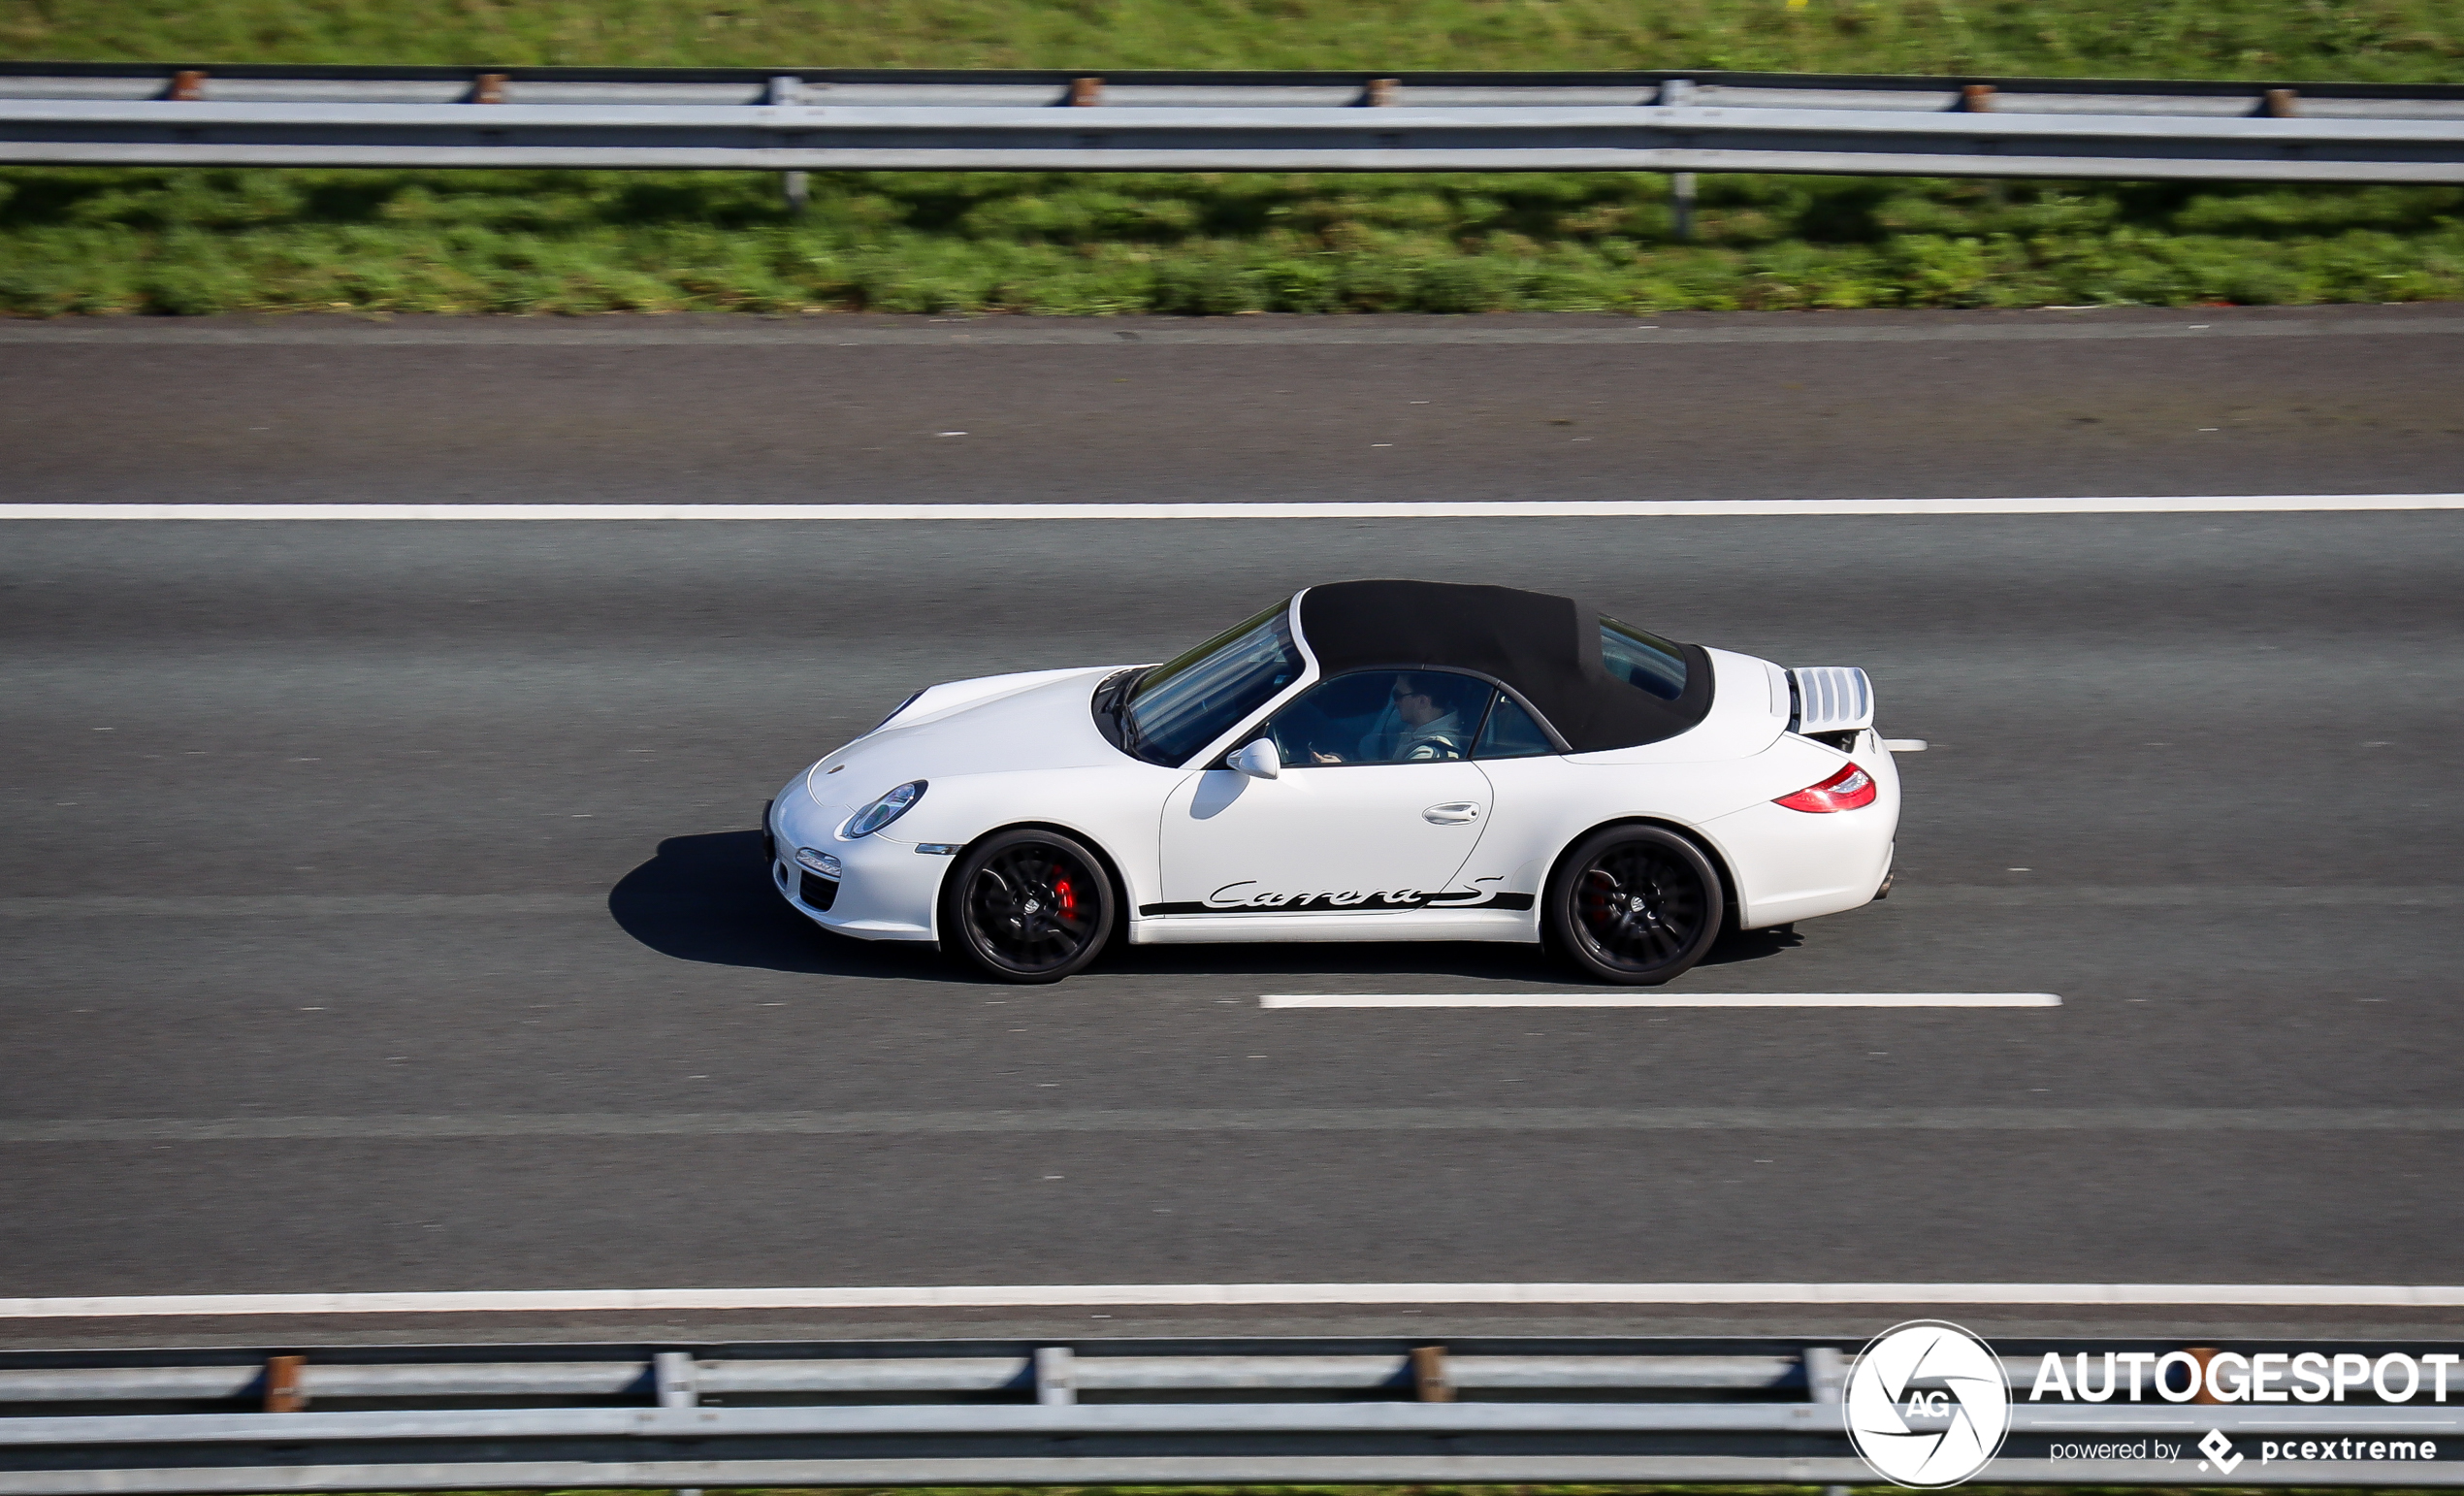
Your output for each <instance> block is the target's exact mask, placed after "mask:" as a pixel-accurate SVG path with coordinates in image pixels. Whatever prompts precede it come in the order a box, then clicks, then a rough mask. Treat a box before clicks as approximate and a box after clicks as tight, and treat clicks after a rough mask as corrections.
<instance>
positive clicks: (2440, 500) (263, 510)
mask: <svg viewBox="0 0 2464 1496" xmlns="http://www.w3.org/2000/svg"><path fill="white" fill-rule="evenodd" d="M2383 509H2464V494H2254V495H2253V494H2244V495H2191V496H2188V497H2173V498H2141V499H2103V498H2091V499H1598V500H1591V499H1585V500H1540V499H1535V500H1530V501H1522V500H1512V499H1503V500H1490V499H1481V500H1444V501H1431V502H1429V503H1425V504H1412V503H1388V502H1369V501H1359V502H1354V501H1340V500H1338V501H1328V502H1325V503H1302V504H1285V503H1258V504H1249V503H1229V504H1184V503H1168V504H0V519H90V520H104V519H117V520H172V519H187V520H240V519H252V520H329V519H362V520H372V519H373V520H408V519H428V520H504V519H512V520H542V519H548V520H670V519H678V520H681V519H693V520H722V519H769V520H822V519H837V520H910V519H964V520H984V519H1010V520H1054V519H1097V520H1122V519H1635V518H1655V517H1670V518H1681V517H1685V516H1689V515H1693V516H1706V517H1713V518H1720V517H1754V516H1765V517H1768V516H1779V515H1794V516H1831V515H1842V514H2237V513H2295V512H2310V511H2347V510H2383Z"/></svg>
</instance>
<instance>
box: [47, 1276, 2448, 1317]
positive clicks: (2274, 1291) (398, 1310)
mask: <svg viewBox="0 0 2464 1496" xmlns="http://www.w3.org/2000/svg"><path fill="white" fill-rule="evenodd" d="M1090 1304H1107V1305H1109V1304H1131V1305H1172V1304H2262V1305H2330V1306H2337V1307H2346V1308H2360V1307H2367V1306H2378V1305H2385V1306H2397V1307H2415V1308H2418V1307H2428V1308H2455V1307H2464V1286H2453V1285H2378V1284H2043V1283H1924V1284H1917V1283H1230V1284H1019V1285H989V1286H966V1285H949V1286H937V1285H936V1286H928V1287H881V1288H603V1289H599V1288H583V1289H563V1290H559V1289H548V1290H537V1291H522V1290H514V1291H495V1290H478V1291H461V1292H432V1293H384V1292H375V1293H183V1294H160V1295H144V1296H116V1297H96V1298H16V1299H0V1319H117V1318H137V1317H163V1316H184V1315H418V1314H541V1313H550V1314H553V1313H565V1314H570V1313H576V1312H583V1313H588V1312H619V1313H621V1312H627V1311H645V1310H653V1311H655V1310H669V1311H672V1310H728V1309H943V1308H948V1309H996V1308H1035V1307H1066V1308H1076V1307H1081V1306H1085V1305H1090Z"/></svg>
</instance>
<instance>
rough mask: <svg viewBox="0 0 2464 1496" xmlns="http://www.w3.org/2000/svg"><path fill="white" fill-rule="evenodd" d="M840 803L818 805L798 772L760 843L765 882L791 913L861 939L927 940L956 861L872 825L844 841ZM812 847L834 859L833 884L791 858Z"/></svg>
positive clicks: (778, 802) (776, 805) (844, 812)
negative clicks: (870, 829) (840, 833)
mask: <svg viewBox="0 0 2464 1496" xmlns="http://www.w3.org/2000/svg"><path fill="white" fill-rule="evenodd" d="M846 819H847V807H845V806H843V805H838V806H830V805H817V804H814V803H813V799H812V797H811V796H809V795H807V794H806V793H805V791H804V786H803V783H802V780H801V776H799V777H798V779H797V780H796V782H794V783H792V784H790V785H789V786H788V788H787V789H786V790H784V791H782V792H781V793H780V795H779V797H778V799H776V800H775V801H773V802H772V803H771V807H770V813H769V825H768V827H767V828H765V834H764V835H763V837H762V847H763V850H764V851H765V852H767V853H768V854H769V859H770V885H771V887H773V888H775V889H777V890H778V893H779V896H780V897H781V898H784V899H786V900H787V902H788V906H789V907H790V908H792V909H794V911H795V912H796V913H798V914H800V915H802V916H804V917H805V918H806V919H808V920H811V921H812V922H813V923H814V924H816V925H819V926H821V927H823V928H824V929H827V930H833V931H835V932H837V933H839V934H842V935H853V936H855V937H856V938H857V939H859V940H932V939H934V938H936V931H935V924H936V913H937V910H938V908H939V905H940V902H941V880H942V879H943V877H945V876H946V875H947V874H948V873H949V871H950V864H951V862H952V861H953V859H951V858H950V857H948V856H946V855H933V854H925V853H919V852H918V851H917V850H916V844H915V843H914V842H912V841H894V840H892V839H891V838H889V837H887V836H884V835H883V834H881V833H880V832H878V831H877V832H875V833H873V834H872V835H870V836H861V837H858V838H857V839H856V840H854V841H842V840H840V839H839V837H838V828H839V826H840V825H842V824H843V823H844V822H845V821H846ZM798 847H813V848H817V849H819V850H821V851H824V852H827V853H828V854H829V855H830V856H832V857H835V858H837V859H838V861H839V868H840V876H839V877H838V879H837V880H836V882H835V883H834V884H833V883H832V882H831V881H830V880H828V879H826V878H823V877H822V876H820V875H819V874H817V873H814V872H812V871H811V870H809V869H807V868H805V867H803V866H801V865H799V864H798V863H797V862H795V849H796V848H798Z"/></svg>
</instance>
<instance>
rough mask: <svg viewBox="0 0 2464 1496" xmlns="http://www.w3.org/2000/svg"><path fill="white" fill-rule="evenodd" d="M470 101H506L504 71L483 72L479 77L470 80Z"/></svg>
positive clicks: (487, 102)
mask: <svg viewBox="0 0 2464 1496" xmlns="http://www.w3.org/2000/svg"><path fill="white" fill-rule="evenodd" d="M470 102H471V103H473V104H503V102H504V75H503V74H502V73H482V74H480V75H479V76H478V77H477V78H474V79H472V80H471V81H470Z"/></svg>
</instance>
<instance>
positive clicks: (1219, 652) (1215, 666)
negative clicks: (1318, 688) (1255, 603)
mask: <svg viewBox="0 0 2464 1496" xmlns="http://www.w3.org/2000/svg"><path fill="white" fill-rule="evenodd" d="M1290 614H1291V605H1290V604H1289V603H1288V602H1278V603H1276V604H1275V605H1274V606H1273V607H1271V608H1268V609H1267V610H1266V611H1265V612H1262V613H1260V614H1258V615H1257V616H1256V617H1254V618H1251V619H1248V620H1246V621H1244V622H1242V623H1238V624H1235V625H1233V626H1232V627H1231V628H1229V629H1226V630H1225V631H1223V632H1222V633H1221V634H1216V636H1215V637H1213V638H1211V639H1209V640H1207V641H1206V642H1205V643H1203V644H1201V645H1199V646H1198V647H1197V648H1195V649H1192V650H1190V651H1189V652H1188V653H1186V654H1184V655H1182V656H1181V657H1180V658H1178V659H1175V660H1170V661H1167V662H1165V663H1164V664H1162V665H1159V666H1156V667H1154V668H1153V669H1151V670H1149V671H1148V672H1147V673H1146V675H1145V676H1144V677H1142V678H1141V679H1140V680H1139V682H1138V689H1137V690H1136V691H1134V692H1132V693H1131V694H1130V697H1129V699H1128V701H1127V702H1126V703H1125V704H1124V705H1123V706H1122V708H1121V718H1122V723H1123V726H1124V727H1125V728H1126V729H1127V731H1126V732H1124V733H1123V734H1122V735H1123V736H1124V737H1125V738H1126V741H1125V742H1124V743H1122V745H1121V746H1123V747H1124V748H1127V749H1128V750H1129V751H1130V752H1131V753H1134V754H1136V755H1137V756H1138V757H1140V758H1142V759H1145V760H1146V761H1147V762H1148V763H1150V764H1170V765H1178V764H1183V763H1185V762H1187V760H1188V758H1189V755H1191V754H1193V753H1196V752H1197V751H1198V750H1199V749H1201V748H1204V747H1205V746H1206V745H1207V744H1208V743H1211V742H1213V741H1214V740H1215V739H1216V738H1217V737H1220V736H1222V735H1223V734H1224V733H1225V732H1230V731H1231V730H1232V729H1233V728H1234V727H1235V726H1237V725H1238V724H1239V722H1240V720H1241V719H1242V718H1244V717H1246V716H1248V714H1249V713H1251V712H1253V711H1255V710H1257V709H1258V708H1259V707H1261V706H1264V705H1265V704H1266V703H1267V702H1268V701H1269V700H1271V699H1274V697H1275V694H1276V693H1277V692H1279V691H1281V690H1282V689H1283V688H1284V687H1285V686H1288V685H1290V684H1291V683H1292V682H1293V681H1296V680H1298V679H1300V674H1301V652H1300V650H1299V649H1298V648H1296V647H1294V645H1293V643H1292V625H1291V620H1290Z"/></svg>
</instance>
